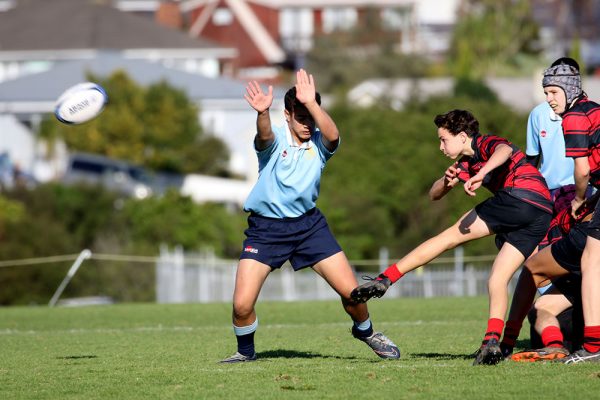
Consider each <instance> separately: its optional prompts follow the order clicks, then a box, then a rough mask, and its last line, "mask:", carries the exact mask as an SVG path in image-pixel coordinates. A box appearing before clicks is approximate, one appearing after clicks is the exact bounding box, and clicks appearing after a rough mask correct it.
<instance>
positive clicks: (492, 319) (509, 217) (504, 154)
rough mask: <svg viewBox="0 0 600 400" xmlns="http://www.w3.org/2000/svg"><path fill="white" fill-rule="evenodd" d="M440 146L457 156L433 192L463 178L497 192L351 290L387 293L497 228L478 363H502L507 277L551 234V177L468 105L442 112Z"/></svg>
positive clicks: (472, 187)
mask: <svg viewBox="0 0 600 400" xmlns="http://www.w3.org/2000/svg"><path fill="white" fill-rule="evenodd" d="M434 122H435V125H436V126H437V128H438V129H437V134H438V137H439V140H440V150H441V151H442V152H443V153H444V155H446V156H447V157H449V158H451V159H453V160H455V159H457V158H459V157H460V159H459V160H458V162H456V163H454V164H453V165H451V166H450V167H449V168H448V169H447V170H446V171H445V174H444V176H443V177H441V178H440V179H438V180H437V181H436V182H434V184H433V186H432V187H431V189H430V192H429V196H430V198H431V199H432V200H438V199H441V198H442V197H443V196H445V195H446V194H447V193H448V192H449V191H450V190H451V189H452V188H454V187H455V186H456V184H457V183H458V182H459V181H463V182H464V190H465V192H466V193H467V194H468V195H470V196H474V195H475V191H476V190H477V189H478V188H479V187H480V186H482V185H483V186H484V187H486V188H488V189H489V190H490V191H491V192H492V193H493V194H494V196H493V197H491V198H488V199H487V200H485V201H483V202H482V203H480V204H478V205H477V206H476V207H475V208H474V209H472V210H470V211H468V212H467V213H465V214H464V215H463V216H462V217H461V218H460V219H459V220H458V221H457V222H456V223H455V224H454V225H453V226H451V227H450V228H448V229H446V230H445V231H443V232H442V233H440V234H438V235H437V236H435V237H433V238H431V239H429V240H427V241H425V242H423V243H422V244H421V245H419V246H418V247H417V248H415V249H414V250H412V251H411V252H410V253H408V254H407V255H406V256H404V257H403V258H402V259H401V260H399V261H398V262H396V263H395V264H393V265H391V266H390V267H388V268H387V269H386V270H385V271H384V272H383V273H382V274H380V275H379V276H378V277H376V278H374V279H373V280H371V281H369V282H367V283H364V284H362V285H360V286H358V287H357V288H355V289H354V290H353V291H352V295H351V296H352V299H353V300H354V301H357V302H366V301H367V300H369V299H370V298H372V297H381V296H383V294H384V293H385V292H386V290H387V289H388V288H389V286H390V285H391V284H393V283H394V282H396V281H397V280H399V279H400V278H401V277H402V276H403V275H404V274H406V273H407V272H409V271H412V270H414V269H416V268H418V267H420V266H422V265H425V264H427V263H429V262H430V261H431V260H433V259H434V258H436V257H437V256H439V255H440V254H442V253H443V252H445V251H446V250H449V249H452V248H454V247H456V246H458V245H460V244H462V243H465V242H468V241H471V240H474V239H479V238H482V237H485V236H489V235H493V234H496V244H497V246H498V248H499V250H500V251H499V253H498V255H497V256H496V259H495V260H494V263H493V265H492V271H491V275H490V278H489V281H488V289H489V319H488V324H487V329H486V333H485V336H484V339H483V342H482V344H481V347H480V350H479V351H478V352H477V355H476V358H475V361H474V365H477V364H497V363H498V362H500V361H501V360H502V359H503V356H502V351H501V349H500V346H499V340H500V336H501V334H502V330H503V328H504V317H505V315H506V310H507V304H508V283H509V281H510V279H511V277H512V276H513V274H514V273H515V271H517V269H518V268H519V267H520V266H521V264H522V263H523V261H525V259H526V258H527V257H529V256H530V254H531V253H532V252H533V250H534V249H535V248H536V247H537V245H538V243H539V242H540V241H541V240H542V239H543V238H544V236H545V235H546V232H547V230H548V227H549V224H550V220H551V219H552V201H551V199H550V192H549V191H548V187H547V186H546V182H545V180H544V178H543V177H542V175H541V174H540V172H539V171H538V170H537V168H535V167H534V166H533V165H531V164H529V163H527V162H526V161H525V155H524V154H523V153H522V152H521V151H520V150H519V149H518V148H517V147H516V146H514V145H512V144H511V143H510V142H509V141H507V140H506V139H503V138H501V137H498V136H494V135H481V134H480V133H479V123H478V121H477V119H475V117H474V116H473V115H472V114H471V113H470V112H468V111H464V110H453V111H450V112H448V113H446V114H443V115H438V116H437V117H435V120H434Z"/></svg>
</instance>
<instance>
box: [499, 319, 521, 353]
mask: <svg viewBox="0 0 600 400" xmlns="http://www.w3.org/2000/svg"><path fill="white" fill-rule="evenodd" d="M522 325H523V323H521V322H517V321H511V320H508V321H506V326H505V327H504V336H503V337H502V343H504V344H505V345H506V346H508V347H510V348H511V349H512V348H513V347H515V344H516V343H517V338H518V337H519V332H521V326H522Z"/></svg>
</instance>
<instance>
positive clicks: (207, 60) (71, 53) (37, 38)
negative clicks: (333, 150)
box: [0, 0, 237, 82]
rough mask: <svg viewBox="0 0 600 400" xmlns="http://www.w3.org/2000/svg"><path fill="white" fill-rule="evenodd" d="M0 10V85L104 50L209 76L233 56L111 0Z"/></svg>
mask: <svg viewBox="0 0 600 400" xmlns="http://www.w3.org/2000/svg"><path fill="white" fill-rule="evenodd" d="M134 3H135V2H134ZM138 3H139V2H138ZM153 3H157V2H153ZM158 3H159V4H160V2H158ZM118 4H121V5H126V4H128V3H126V2H125V1H120V2H119V3H118ZM0 11H2V12H0V82H2V81H4V80H8V79H14V78H17V77H19V76H22V75H26V74H30V73H36V72H40V71H46V70H48V69H50V68H51V67H52V66H53V65H55V64H58V63H61V62H67V61H71V60H91V59H94V58H95V57H96V55H97V54H98V52H105V51H112V52H115V53H116V54H119V55H121V56H122V57H124V58H127V59H131V60H145V61H150V62H156V63H159V64H162V65H165V66H168V67H172V68H178V69H181V70H184V71H187V72H190V73H196V74H203V75H206V76H211V77H216V76H219V75H220V74H221V71H223V70H227V69H230V67H228V64H230V63H231V62H232V60H233V59H234V58H236V57H237V50H236V49H235V48H233V47H225V46H223V45H221V44H217V43H216V42H212V41H209V40H206V39H203V38H201V37H196V38H191V37H189V36H188V35H186V34H185V33H184V32H182V31H180V30H178V29H175V28H172V27H167V26H164V25H168V24H157V23H155V22H154V21H153V20H151V19H149V18H145V17H143V16H140V15H135V13H133V12H125V11H121V10H120V9H118V8H117V7H114V6H113V2H112V0H51V1H48V0H0ZM167 11H168V10H167ZM165 15H166V14H165ZM164 19H165V21H167V20H168V18H167V16H165V17H164Z"/></svg>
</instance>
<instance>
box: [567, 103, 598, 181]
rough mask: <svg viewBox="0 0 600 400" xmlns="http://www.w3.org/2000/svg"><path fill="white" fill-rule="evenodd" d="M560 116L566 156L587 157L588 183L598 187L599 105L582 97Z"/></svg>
mask: <svg viewBox="0 0 600 400" xmlns="http://www.w3.org/2000/svg"><path fill="white" fill-rule="evenodd" d="M562 118H563V120H562V127H563V134H564V136H565V150H566V155H567V157H572V158H579V157H587V158H588V161H589V163H590V184H591V185H594V186H596V187H600V105H599V104H598V103H595V102H593V101H590V100H588V98H587V97H584V98H582V99H581V100H579V101H577V103H575V105H574V106H573V107H572V108H571V109H569V110H568V111H567V112H565V113H564V114H563V116H562Z"/></svg>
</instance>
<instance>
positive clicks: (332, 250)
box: [240, 208, 342, 271]
mask: <svg viewBox="0 0 600 400" xmlns="http://www.w3.org/2000/svg"><path fill="white" fill-rule="evenodd" d="M244 233H245V234H246V240H244V247H243V249H242V254H241V255H240V260H241V259H245V258H251V259H253V260H256V261H260V262H261V263H263V264H267V265H268V266H270V267H271V268H273V269H275V268H280V267H281V266H282V265H283V263H285V262H286V261H287V260H289V261H290V263H291V264H292V267H293V268H294V270H295V271H298V270H300V269H302V268H306V267H312V266H313V265H315V264H316V263H318V262H319V261H321V260H324V259H326V258H327V257H330V256H332V255H334V254H337V253H339V252H340V251H342V248H341V247H340V245H339V244H338V242H337V240H335V238H334V237H333V234H332V233H331V231H330V230H329V226H328V225H327V220H326V219H325V216H323V214H321V211H319V210H318V209H317V208H313V209H312V210H310V211H308V212H307V213H306V214H304V215H301V216H299V217H296V218H281V219H279V218H268V217H262V216H260V215H257V214H254V213H252V214H250V216H249V217H248V229H246V230H245V231H244Z"/></svg>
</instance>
